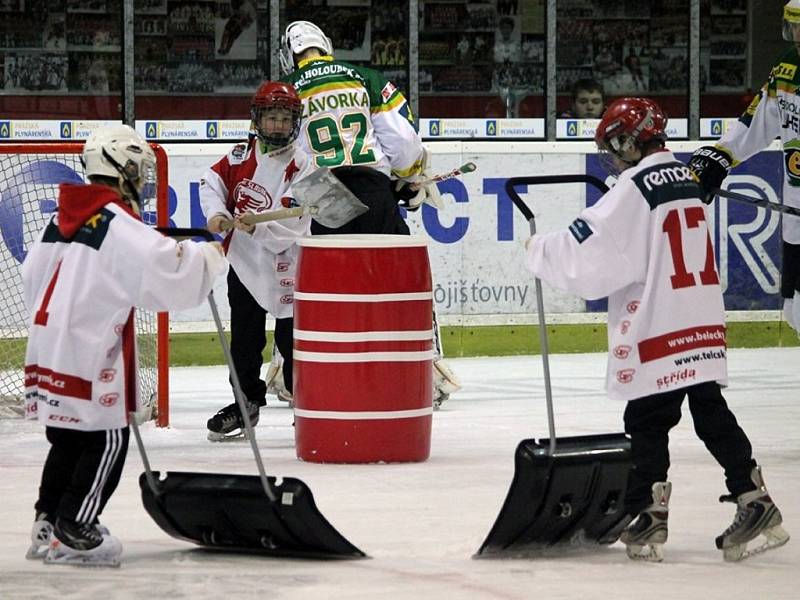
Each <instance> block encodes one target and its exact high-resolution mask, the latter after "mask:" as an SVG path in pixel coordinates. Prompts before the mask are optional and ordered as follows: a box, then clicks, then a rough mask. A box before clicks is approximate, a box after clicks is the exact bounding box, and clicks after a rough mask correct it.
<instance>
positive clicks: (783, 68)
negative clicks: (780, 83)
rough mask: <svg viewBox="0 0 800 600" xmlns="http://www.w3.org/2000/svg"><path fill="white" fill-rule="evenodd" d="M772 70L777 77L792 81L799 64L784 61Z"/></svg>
mask: <svg viewBox="0 0 800 600" xmlns="http://www.w3.org/2000/svg"><path fill="white" fill-rule="evenodd" d="M772 72H773V73H774V75H775V78H776V79H787V80H789V81H792V80H793V79H794V76H795V74H796V73H797V65H793V64H791V63H786V62H782V63H779V64H777V65H776V66H775V68H774V69H773V71H772Z"/></svg>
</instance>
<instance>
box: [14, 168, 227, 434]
mask: <svg viewBox="0 0 800 600" xmlns="http://www.w3.org/2000/svg"><path fill="white" fill-rule="evenodd" d="M22 282H23V289H24V294H25V303H26V305H27V307H28V310H29V313H30V315H31V322H30V332H29V334H28V346H27V351H26V353H25V413H26V416H27V417H28V418H31V419H36V418H38V419H39V421H40V422H42V423H43V424H45V425H49V426H54V427H63V428H66V429H78V430H81V431H97V430H103V429H118V428H121V427H125V426H126V425H127V424H128V412H129V411H131V410H138V409H139V408H140V397H139V382H138V375H137V374H138V368H137V358H136V335H135V330H134V324H133V310H134V309H133V307H134V306H136V307H141V308H144V309H147V310H152V311H168V310H181V309H186V308H190V307H193V306H196V305H198V304H200V303H201V302H203V300H204V299H205V298H206V296H207V295H208V292H209V291H210V290H211V286H212V283H213V277H212V276H211V275H210V274H209V272H208V270H207V267H206V261H205V259H204V258H203V253H202V251H201V250H200V248H199V246H198V245H197V244H195V243H193V242H182V243H180V244H178V243H177V242H176V241H175V240H173V239H170V238H166V237H164V236H162V235H161V234H159V233H157V232H156V231H155V230H153V229H151V228H150V227H147V226H146V225H144V224H143V223H142V222H141V221H140V220H139V218H138V217H137V216H135V215H134V214H133V213H132V212H131V211H130V209H129V208H128V207H127V206H126V205H124V204H123V203H122V202H121V200H120V197H119V195H118V194H117V193H116V192H115V191H114V190H112V189H110V188H108V187H104V186H99V185H71V184H62V186H61V191H60V194H59V202H58V214H57V216H55V217H53V219H52V220H51V222H50V223H49V224H48V225H47V227H46V228H45V229H44V230H43V231H42V232H41V234H40V235H39V238H38V239H37V241H36V242H35V243H34V244H33V246H32V247H31V249H30V251H29V252H28V255H27V256H26V258H25V261H24V262H23V264H22Z"/></svg>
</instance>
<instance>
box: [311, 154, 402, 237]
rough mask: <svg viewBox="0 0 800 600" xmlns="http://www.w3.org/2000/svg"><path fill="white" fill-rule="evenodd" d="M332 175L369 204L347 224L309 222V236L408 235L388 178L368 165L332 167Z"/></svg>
mask: <svg viewBox="0 0 800 600" xmlns="http://www.w3.org/2000/svg"><path fill="white" fill-rule="evenodd" d="M332 172H333V174H334V175H335V176H336V178H337V179H338V180H339V181H341V182H342V183H343V184H344V186H345V187H346V188H347V189H348V190H350V191H351V192H353V194H354V195H355V196H356V197H357V198H358V199H359V200H361V202H363V203H364V204H365V205H367V206H368V207H369V210H368V211H367V212H365V213H364V214H363V215H359V216H358V217H356V218H355V219H353V220H352V221H350V222H349V223H347V224H345V225H343V226H342V227H338V228H336V229H331V228H329V227H325V226H324V225H320V224H319V223H317V222H316V221H311V234H312V235H326V234H331V233H385V234H400V235H408V234H409V229H408V225H406V222H405V221H404V220H403V217H401V216H400V209H399V207H398V206H397V199H396V198H395V197H394V194H393V193H392V181H391V179H389V178H388V177H387V176H386V175H384V174H383V173H381V172H380V171H376V170H375V169H371V168H369V167H339V168H336V169H333V170H332Z"/></svg>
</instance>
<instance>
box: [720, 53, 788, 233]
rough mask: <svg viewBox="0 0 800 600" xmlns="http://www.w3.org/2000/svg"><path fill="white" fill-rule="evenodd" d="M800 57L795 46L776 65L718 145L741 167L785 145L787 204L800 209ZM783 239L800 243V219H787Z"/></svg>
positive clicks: (784, 222) (784, 192) (784, 193)
mask: <svg viewBox="0 0 800 600" xmlns="http://www.w3.org/2000/svg"><path fill="white" fill-rule="evenodd" d="M799 91H800V55H798V51H797V49H796V48H795V47H794V45H792V47H791V48H790V49H789V50H787V51H786V52H785V53H784V54H783V55H782V56H781V57H780V58H779V59H778V61H777V62H776V63H775V65H774V66H773V67H772V71H771V72H770V75H769V78H768V80H767V82H766V83H765V84H764V86H763V87H762V88H761V89H760V90H759V92H758V94H757V95H756V96H755V98H753V101H752V102H751V103H750V106H748V107H747V110H745V112H744V114H742V116H741V117H739V120H738V121H736V122H734V123H733V124H732V125H731V126H730V127H729V128H728V130H727V131H726V132H725V134H724V135H723V136H722V137H721V138H720V139H719V141H718V142H717V144H716V146H717V147H719V148H721V149H723V150H725V151H726V152H727V153H728V154H729V155H730V156H731V157H732V158H733V164H734V165H737V164H739V163H740V162H743V161H745V160H747V159H748V158H750V157H751V156H753V155H754V154H756V153H757V152H760V151H761V150H763V149H764V148H766V147H767V146H769V145H770V143H772V141H773V140H774V139H775V138H776V137H780V139H781V143H782V144H783V159H784V162H783V164H784V174H785V177H784V181H783V202H784V204H787V205H788V206H793V207H795V208H800V95H798V92H799ZM783 239H784V240H785V241H786V242H789V243H790V244H800V218H796V217H791V216H788V215H787V216H785V217H784V218H783Z"/></svg>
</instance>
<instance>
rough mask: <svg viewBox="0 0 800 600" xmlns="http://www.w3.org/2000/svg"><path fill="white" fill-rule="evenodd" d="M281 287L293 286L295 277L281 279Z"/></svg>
mask: <svg viewBox="0 0 800 600" xmlns="http://www.w3.org/2000/svg"><path fill="white" fill-rule="evenodd" d="M280 284H281V287H292V286H293V285H294V278H292V277H284V278H283V279H281V281H280Z"/></svg>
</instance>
